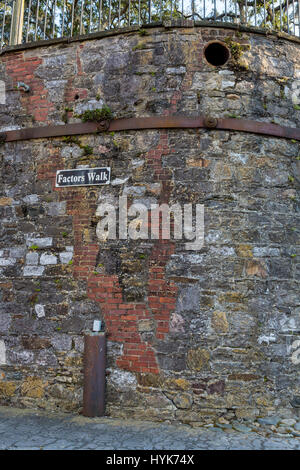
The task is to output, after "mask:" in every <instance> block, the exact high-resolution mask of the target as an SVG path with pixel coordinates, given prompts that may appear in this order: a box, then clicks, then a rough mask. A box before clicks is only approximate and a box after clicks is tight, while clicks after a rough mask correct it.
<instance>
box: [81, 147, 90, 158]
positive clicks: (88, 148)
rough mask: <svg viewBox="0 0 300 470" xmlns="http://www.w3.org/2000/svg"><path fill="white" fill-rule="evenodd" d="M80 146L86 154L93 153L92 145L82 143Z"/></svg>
mask: <svg viewBox="0 0 300 470" xmlns="http://www.w3.org/2000/svg"><path fill="white" fill-rule="evenodd" d="M80 148H82V149H83V155H84V156H87V155H93V147H91V146H90V145H81V146H80Z"/></svg>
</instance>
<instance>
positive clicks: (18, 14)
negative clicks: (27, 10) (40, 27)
mask: <svg viewBox="0 0 300 470" xmlns="http://www.w3.org/2000/svg"><path fill="white" fill-rule="evenodd" d="M23 22H24V0H15V2H14V8H13V16H12V20H11V36H10V45H11V46H16V45H17V44H21V43H22V34H23Z"/></svg>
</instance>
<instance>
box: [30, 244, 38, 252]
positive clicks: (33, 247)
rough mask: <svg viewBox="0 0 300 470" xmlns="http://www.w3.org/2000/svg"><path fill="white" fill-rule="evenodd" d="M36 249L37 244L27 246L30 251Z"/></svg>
mask: <svg viewBox="0 0 300 470" xmlns="http://www.w3.org/2000/svg"><path fill="white" fill-rule="evenodd" d="M37 249H38V246H37V245H31V246H30V247H29V250H31V251H36V250H37Z"/></svg>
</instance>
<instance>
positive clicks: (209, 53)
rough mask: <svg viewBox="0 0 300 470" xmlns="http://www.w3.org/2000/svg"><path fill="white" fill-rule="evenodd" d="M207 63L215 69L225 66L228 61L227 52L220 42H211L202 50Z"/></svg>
mask: <svg viewBox="0 0 300 470" xmlns="http://www.w3.org/2000/svg"><path fill="white" fill-rule="evenodd" d="M204 56H205V58H206V60H207V62H208V63H209V64H211V65H214V66H215V67H217V66H221V65H224V64H226V62H227V61H228V59H229V50H228V48H227V47H226V46H225V44H222V43H220V42H211V43H210V44H208V45H207V46H206V47H205V49H204Z"/></svg>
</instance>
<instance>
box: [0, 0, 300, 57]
mask: <svg viewBox="0 0 300 470" xmlns="http://www.w3.org/2000/svg"><path fill="white" fill-rule="evenodd" d="M299 18H300V0H2V1H0V28H1V32H0V36H1V45H0V48H1V49H2V48H3V47H5V46H9V45H15V44H21V43H28V42H32V41H38V40H43V39H44V40H49V39H54V38H63V37H75V36H79V35H82V34H89V33H94V32H97V31H103V30H111V29H116V28H125V27H128V26H133V25H138V26H140V27H141V28H142V27H143V25H146V24H152V23H162V22H164V21H168V20H176V19H185V20H187V19H190V20H194V21H197V22H200V23H201V22H221V23H233V24H241V25H245V26H249V27H258V28H262V29H267V30H273V31H282V32H285V33H287V34H290V35H293V36H298V37H300V25H299V23H300V22H299Z"/></svg>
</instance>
